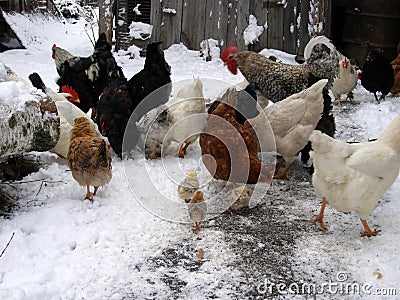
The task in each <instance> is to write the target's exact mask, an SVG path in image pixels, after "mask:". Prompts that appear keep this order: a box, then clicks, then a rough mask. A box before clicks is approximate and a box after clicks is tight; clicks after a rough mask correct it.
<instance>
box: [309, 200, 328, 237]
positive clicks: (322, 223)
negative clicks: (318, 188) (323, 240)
mask: <svg viewBox="0 0 400 300" xmlns="http://www.w3.org/2000/svg"><path fill="white" fill-rule="evenodd" d="M325 206H326V199H325V198H322V205H321V210H320V211H319V214H318V216H317V217H316V218H315V219H313V220H312V221H311V222H312V223H313V224H315V223H317V222H318V223H319V225H320V226H321V229H322V231H323V232H325V231H326V227H325V225H324V221H323V218H324V210H325Z"/></svg>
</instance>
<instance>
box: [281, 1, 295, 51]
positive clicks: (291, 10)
mask: <svg viewBox="0 0 400 300" xmlns="http://www.w3.org/2000/svg"><path fill="white" fill-rule="evenodd" d="M296 17H297V1H288V2H287V3H286V5H285V6H284V19H283V37H284V41H283V50H284V51H285V52H288V53H292V54H296V50H297V46H296V41H297V38H296V29H297V27H296V22H297V20H296Z"/></svg>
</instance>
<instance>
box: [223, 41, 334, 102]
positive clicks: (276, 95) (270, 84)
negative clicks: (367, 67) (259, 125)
mask: <svg viewBox="0 0 400 300" xmlns="http://www.w3.org/2000/svg"><path fill="white" fill-rule="evenodd" d="M221 59H222V60H223V61H224V64H225V65H227V66H228V69H229V71H231V72H232V73H233V74H237V69H239V70H240V71H241V73H242V74H243V76H244V77H245V78H246V80H247V81H248V82H255V83H256V85H257V86H258V88H259V89H260V91H261V93H262V95H263V96H265V97H266V98H267V99H269V100H271V101H272V102H277V101H280V100H282V99H285V98H287V97H289V96H291V95H293V94H295V93H298V92H300V91H302V90H304V89H305V88H307V87H308V86H310V85H311V83H314V82H315V81H316V79H323V78H325V79H328V80H329V82H328V86H327V87H328V88H329V87H330V85H331V84H332V82H333V80H334V77H335V76H337V74H338V70H339V59H338V56H337V52H334V51H332V50H331V49H330V48H329V47H328V46H327V45H325V44H323V43H317V44H316V45H315V46H313V48H312V51H311V54H310V55H309V57H308V58H307V59H306V63H305V64H303V65H289V64H283V63H279V62H274V61H272V60H270V59H268V58H266V57H265V56H263V55H261V54H258V53H255V52H251V51H243V52H239V53H238V48H237V47H235V46H230V47H228V48H226V49H225V51H223V53H222V55H221Z"/></svg>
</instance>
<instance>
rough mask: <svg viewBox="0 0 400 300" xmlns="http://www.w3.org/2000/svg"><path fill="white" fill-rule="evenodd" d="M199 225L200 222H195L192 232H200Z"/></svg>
mask: <svg viewBox="0 0 400 300" xmlns="http://www.w3.org/2000/svg"><path fill="white" fill-rule="evenodd" d="M200 224H201V222H196V223H195V225H196V226H195V227H193V232H199V231H200Z"/></svg>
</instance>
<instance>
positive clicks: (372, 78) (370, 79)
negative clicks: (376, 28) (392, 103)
mask: <svg viewBox="0 0 400 300" xmlns="http://www.w3.org/2000/svg"><path fill="white" fill-rule="evenodd" d="M393 83H394V73H393V68H392V66H391V64H390V62H389V61H388V60H387V59H386V58H385V57H384V56H382V55H381V54H380V53H379V52H378V51H374V50H372V51H369V53H368V56H367V59H366V61H365V63H364V66H363V68H362V73H361V85H362V86H363V87H364V88H365V89H366V90H367V91H369V92H371V93H373V94H374V96H375V99H376V101H378V103H380V101H379V99H378V96H377V95H376V92H381V97H380V99H381V100H384V99H385V96H386V95H387V94H388V93H389V92H390V89H391V88H392V86H393Z"/></svg>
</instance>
